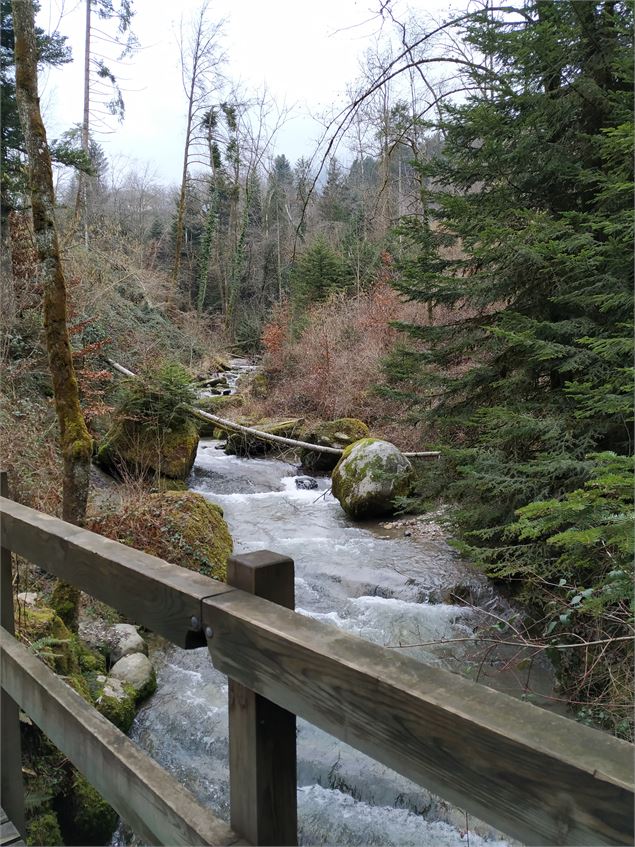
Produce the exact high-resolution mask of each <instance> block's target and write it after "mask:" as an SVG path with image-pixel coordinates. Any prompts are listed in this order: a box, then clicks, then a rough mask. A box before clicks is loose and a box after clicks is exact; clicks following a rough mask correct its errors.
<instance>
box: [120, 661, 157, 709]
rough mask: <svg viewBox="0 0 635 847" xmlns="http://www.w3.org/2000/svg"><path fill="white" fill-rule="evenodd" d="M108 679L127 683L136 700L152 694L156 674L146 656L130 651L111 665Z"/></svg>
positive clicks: (154, 688)
mask: <svg viewBox="0 0 635 847" xmlns="http://www.w3.org/2000/svg"><path fill="white" fill-rule="evenodd" d="M109 679H110V680H118V681H119V682H121V683H122V684H123V685H124V686H126V685H129V686H130V687H131V688H132V689H133V690H134V694H135V699H136V701H137V702H139V701H140V700H144V699H145V698H146V697H149V696H150V694H153V693H154V691H155V690H156V687H157V680H156V674H155V672H154V668H153V667H152V664H151V662H150V659H148V657H147V656H144V654H143V653H132V654H131V655H129V656H124V657H123V659H119V661H118V662H117V663H116V664H114V665H113V666H112V668H111V669H110V674H109Z"/></svg>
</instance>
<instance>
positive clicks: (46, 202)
mask: <svg viewBox="0 0 635 847" xmlns="http://www.w3.org/2000/svg"><path fill="white" fill-rule="evenodd" d="M12 8H13V25H14V31H15V64H16V95H17V101H18V109H19V113H20V122H21V124H22V131H23V132H24V137H25V141H26V149H27V154H28V167H29V182H30V191H31V208H32V215H33V230H34V234H35V243H36V247H37V255H38V271H39V276H40V279H41V281H42V286H43V291H44V328H45V333H46V346H47V352H48V358H49V367H50V370H51V376H52V380H53V393H54V397H55V409H56V413H57V419H58V423H59V429H60V440H61V448H62V461H63V465H64V483H63V505H62V517H63V518H64V520H66V521H69V522H70V523H74V524H79V525H81V524H82V523H83V521H84V518H85V515H86V502H87V499H88V486H89V474H90V460H91V455H92V439H91V437H90V434H89V432H88V429H87V427H86V422H85V420H84V416H83V414H82V410H81V406H80V402H79V387H78V384H77V378H76V375H75V368H74V366H73V357H72V352H71V346H70V342H69V336H68V329H67V323H66V282H65V279H64V271H63V268H62V262H61V258H60V252H59V244H58V238H57V230H56V226H55V195H54V191H53V175H52V170H51V157H50V153H49V147H48V143H47V140H46V130H45V129H44V124H43V122H42V116H41V114H40V102H39V97H38V81H37V59H38V55H37V47H36V40H35V26H34V9H33V4H32V3H31V2H24V0H12ZM78 600H79V590H78V589H76V588H73V587H71V586H67V585H64V584H61V583H60V584H58V586H57V587H56V590H55V594H54V598H53V605H54V606H56V608H57V610H58V612H59V613H60V614H61V616H62V617H63V619H64V620H65V622H66V623H68V624H70V625H71V626H72V627H74V628H76V626H77V611H78V608H77V607H78Z"/></svg>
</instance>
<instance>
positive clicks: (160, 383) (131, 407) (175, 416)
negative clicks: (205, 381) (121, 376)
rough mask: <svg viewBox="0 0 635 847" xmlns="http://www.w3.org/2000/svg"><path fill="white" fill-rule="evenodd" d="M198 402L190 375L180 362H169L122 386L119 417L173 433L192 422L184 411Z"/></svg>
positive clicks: (120, 389)
mask: <svg viewBox="0 0 635 847" xmlns="http://www.w3.org/2000/svg"><path fill="white" fill-rule="evenodd" d="M195 399H196V394H195V391H194V388H193V386H192V380H191V377H190V375H189V373H188V372H187V371H186V370H185V368H184V367H182V366H181V365H179V364H177V363H176V362H167V363H165V364H162V365H160V366H158V367H156V368H152V369H149V370H146V371H145V372H144V373H141V374H140V375H139V376H137V377H134V378H133V377H131V378H130V379H126V380H124V381H123V382H122V383H121V386H120V388H119V391H118V392H117V412H116V414H117V417H118V418H124V419H129V420H134V421H139V422H141V423H144V424H148V425H152V426H155V427H161V428H164V429H173V428H176V427H179V426H181V425H182V424H184V423H185V421H186V420H188V419H189V415H188V413H187V412H186V411H185V408H184V407H185V406H187V405H191V404H192V403H193V402H194V400H195Z"/></svg>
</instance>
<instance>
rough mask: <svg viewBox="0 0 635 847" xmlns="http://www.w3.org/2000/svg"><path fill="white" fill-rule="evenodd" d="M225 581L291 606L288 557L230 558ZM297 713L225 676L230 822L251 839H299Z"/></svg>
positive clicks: (259, 554)
mask: <svg viewBox="0 0 635 847" xmlns="http://www.w3.org/2000/svg"><path fill="white" fill-rule="evenodd" d="M227 582H228V584H229V585H232V586H234V587H235V588H240V589H242V590H243V591H247V592H248V593H250V594H255V595H257V596H260V597H266V598H267V599H268V600H271V601H273V602H277V603H280V605H283V606H285V607H286V608H290V609H293V608H294V607H295V586H294V567H293V560H292V559H289V558H287V557H286V556H280V555H279V554H277V553H271V552H269V551H267V550H260V551H258V552H257V553H247V554H245V555H242V556H234V557H233V558H232V559H230V560H229V564H228V568H227ZM295 724H296V719H295V715H294V714H292V713H291V712H288V711H287V710H286V709H281V708H280V706H276V705H275V704H274V703H271V702H270V701H269V700H267V699H265V698H264V697H261V696H260V695H259V694H255V693H254V692H253V691H250V689H248V688H246V687H245V686H244V685H241V684H240V683H239V682H236V681H235V680H232V679H230V680H229V775H230V808H231V817H230V821H231V825H232V827H233V829H234V830H235V831H236V832H238V833H240V834H241V835H243V836H244V837H245V838H246V839H247V840H248V841H250V842H251V843H252V844H259V845H263V847H265V845H296V844H297V843H298V840H297V839H298V815H297V788H296V786H297V775H296V731H295Z"/></svg>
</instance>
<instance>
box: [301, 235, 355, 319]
mask: <svg viewBox="0 0 635 847" xmlns="http://www.w3.org/2000/svg"><path fill="white" fill-rule="evenodd" d="M343 278H344V263H343V261H342V258H341V256H340V255H339V253H336V252H335V251H334V250H332V249H331V248H330V247H329V245H328V244H327V243H326V241H325V240H324V238H317V239H316V240H315V241H314V242H313V244H312V245H311V246H310V247H308V248H307V249H306V250H305V251H304V253H302V255H301V256H299V258H298V259H297V261H296V263H295V265H294V267H293V271H292V273H291V290H292V296H293V300H294V302H295V303H296V304H297V305H298V306H299V307H300V308H305V307H306V306H307V305H309V304H310V303H315V302H319V301H320V300H325V299H326V298H327V297H328V295H329V294H331V293H332V292H333V291H336V290H337V289H338V288H340V287H341V285H342V281H343Z"/></svg>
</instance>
